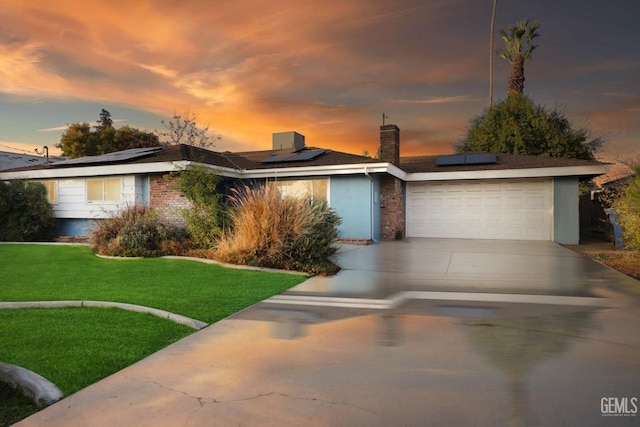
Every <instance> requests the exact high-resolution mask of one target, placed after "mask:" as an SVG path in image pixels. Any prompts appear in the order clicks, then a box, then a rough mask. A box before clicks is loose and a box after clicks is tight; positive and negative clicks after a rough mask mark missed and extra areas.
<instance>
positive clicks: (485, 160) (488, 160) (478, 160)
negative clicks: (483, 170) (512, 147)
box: [436, 153, 498, 166]
mask: <svg viewBox="0 0 640 427" xmlns="http://www.w3.org/2000/svg"><path fill="white" fill-rule="evenodd" d="M494 163H498V159H497V157H496V155H495V153H478V154H451V155H448V156H438V157H437V158H436V166H462V165H488V164H494Z"/></svg>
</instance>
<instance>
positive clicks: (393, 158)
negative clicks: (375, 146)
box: [380, 125, 400, 167]
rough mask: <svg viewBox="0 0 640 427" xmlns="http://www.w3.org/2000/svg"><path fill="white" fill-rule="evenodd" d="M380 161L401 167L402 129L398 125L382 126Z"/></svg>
mask: <svg viewBox="0 0 640 427" xmlns="http://www.w3.org/2000/svg"><path fill="white" fill-rule="evenodd" d="M380 160H382V161H383V162H389V163H393V164H394V165H395V166H398V167H399V166H400V129H399V128H398V126H396V125H382V126H380Z"/></svg>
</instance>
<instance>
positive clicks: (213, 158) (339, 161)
mask: <svg viewBox="0 0 640 427" xmlns="http://www.w3.org/2000/svg"><path fill="white" fill-rule="evenodd" d="M314 150H317V151H318V152H319V154H318V155H316V156H314V157H313V158H311V159H308V160H302V161H293V162H292V161H281V162H268V163H262V161H264V160H266V159H268V158H270V157H273V156H282V157H286V156H283V155H285V154H294V153H298V154H299V153H301V152H311V151H314ZM178 161H189V162H196V163H204V164H208V165H212V166H218V167H221V168H228V169H238V170H250V169H273V168H290V167H303V166H328V165H343V164H361V163H380V161H379V160H377V159H372V158H370V157H365V156H357V155H354V154H349V153H343V152H340V151H334V150H328V149H318V148H314V147H305V148H303V149H302V150H297V151H296V150H293V149H284V150H264V151H246V152H238V153H232V152H229V151H226V152H217V151H211V150H206V149H203V148H198V147H193V146H190V145H184V144H181V145H170V146H165V147H150V148H133V149H130V150H123V151H118V152H115V153H109V154H102V155H98V156H87V157H79V158H76V159H71V160H66V161H62V162H57V163H51V164H46V165H34V166H25V167H20V168H16V169H13V170H14V171H26V170H40V169H60V168H71V167H74V168H75V167H79V166H104V165H115V164H119V165H123V164H141V163H161V162H162V163H164V162H178Z"/></svg>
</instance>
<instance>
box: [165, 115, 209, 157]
mask: <svg viewBox="0 0 640 427" xmlns="http://www.w3.org/2000/svg"><path fill="white" fill-rule="evenodd" d="M197 119H198V114H196V113H192V112H191V111H189V110H187V111H186V112H184V113H182V114H179V113H177V112H174V113H173V117H172V118H171V120H169V121H164V120H162V125H163V126H164V127H165V129H166V130H165V131H164V132H160V137H161V138H162V139H163V142H164V143H165V144H167V145H178V144H186V145H193V146H194V147H199V148H213V146H214V145H215V141H216V140H218V139H220V136H219V135H218V136H213V135H211V134H210V133H209V126H205V127H198V125H197V123H196V120H197Z"/></svg>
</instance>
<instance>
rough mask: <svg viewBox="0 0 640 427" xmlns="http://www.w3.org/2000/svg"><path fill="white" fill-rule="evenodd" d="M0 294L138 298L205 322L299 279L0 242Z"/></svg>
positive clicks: (300, 278) (133, 301) (184, 262)
mask: <svg viewBox="0 0 640 427" xmlns="http://www.w3.org/2000/svg"><path fill="white" fill-rule="evenodd" d="M0 265H2V279H1V280H2V286H1V287H0V301H55V300H95V301H113V302H124V303H129V304H138V305H144V306H148V307H154V308H159V309H163V310H167V311H170V312H173V313H177V314H182V315H184V316H188V317H191V318H194V319H197V320H201V321H203V322H207V323H212V322H215V321H218V320H220V319H222V318H224V317H227V316H229V315H231V314H233V313H235V312H237V311H239V310H241V309H243V308H245V307H247V306H249V305H251V304H254V303H257V302H259V301H262V300H263V299H265V298H268V297H270V296H272V295H275V294H278V293H280V292H282V291H284V290H286V289H289V288H290V287H292V286H294V285H297V284H298V283H301V282H302V281H304V280H305V277H303V276H297V275H290V274H273V273H263V272H258V271H249V270H237V269H231V268H224V267H220V266H218V265H212V264H202V263H199V262H196V261H188V260H173V259H171V260H169V259H162V258H145V259H127V260H115V259H102V258H98V257H96V256H95V255H94V254H93V253H92V252H91V250H90V249H89V248H88V247H86V246H59V245H0Z"/></svg>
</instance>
